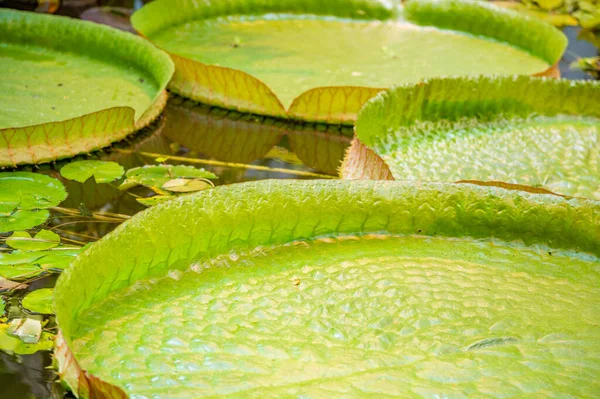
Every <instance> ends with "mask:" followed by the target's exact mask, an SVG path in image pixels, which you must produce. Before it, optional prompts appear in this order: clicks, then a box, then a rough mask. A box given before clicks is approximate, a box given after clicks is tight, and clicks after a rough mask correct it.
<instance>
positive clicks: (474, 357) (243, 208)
mask: <svg viewBox="0 0 600 399" xmlns="http://www.w3.org/2000/svg"><path fill="white" fill-rule="evenodd" d="M599 227H600V203H598V202H596V201H591V200H584V199H565V198H562V197H559V196H554V195H541V194H532V193H527V192H521V191H516V190H505V189H502V188H498V187H480V186H476V185H472V184H438V183H402V182H373V181H360V182H345V181H337V182H325V181H320V182H319V181H316V182H282V181H278V182H272V181H266V182H260V183H252V184H241V185H234V186H225V187H217V188H215V189H213V190H209V191H205V192H203V193H200V194H197V195H191V196H187V197H183V198H179V199H176V200H173V201H169V202H167V203H164V204H161V205H157V206H156V207H154V208H151V209H150V210H148V211H146V212H144V213H142V214H139V215H137V216H135V217H133V218H132V219H131V220H129V221H128V222H126V223H124V224H123V225H121V226H119V227H118V228H117V229H116V230H115V231H114V232H113V233H111V234H109V235H108V236H107V237H105V238H104V239H102V240H101V241H99V242H98V243H96V244H94V245H93V246H91V247H90V248H89V249H88V250H87V251H85V252H84V253H83V254H82V255H81V256H80V257H78V259H77V260H76V261H75V263H74V264H73V265H72V267H70V268H69V269H68V270H66V271H65V272H64V273H63V275H62V276H61V277H60V279H59V281H58V284H57V287H56V289H55V307H56V311H57V318H58V323H59V326H60V328H61V331H62V334H64V336H65V338H66V340H67V343H68V344H69V345H70V347H71V349H72V350H73V352H72V354H71V355H74V358H75V359H76V360H77V362H79V366H81V369H80V370H79V371H78V372H75V376H74V375H71V376H70V377H69V378H70V380H71V381H75V380H77V381H79V379H78V378H79V377H76V375H79V376H81V375H83V373H84V372H83V371H82V370H86V371H87V373H90V374H93V375H95V376H96V377H97V378H100V379H102V380H105V381H106V382H108V383H111V384H115V385H117V386H119V387H121V388H122V389H123V390H124V391H125V393H127V394H129V395H131V396H132V397H143V396H146V397H156V398H162V397H174V396H176V397H178V398H186V397H190V398H198V397H211V396H212V397H217V396H229V397H231V396H236V397H248V398H252V397H262V398H265V397H266V398H270V397H273V398H278V397H286V396H302V395H305V396H310V397H324V396H327V397H340V396H346V397H365V396H369V395H372V396H378V397H385V396H388V397H397V396H401V395H399V394H398V393H399V392H401V393H406V394H407V395H409V396H416V395H432V394H433V393H435V392H437V393H440V392H443V393H445V394H447V395H456V396H460V395H463V396H478V395H488V394H492V393H499V392H500V393H502V394H506V395H513V396H523V395H527V394H529V395H544V394H545V393H546V392H553V393H556V394H562V395H572V396H583V397H585V396H590V395H593V393H594V392H597V391H598V389H599V388H600V387H599V385H598V381H597V378H596V375H597V374H598V371H599V370H600V361H599V357H598V353H599V351H600V347H599V346H598V342H600V341H599V339H600V328H599V327H598V324H597V310H598V307H599V306H600V302H599V300H600V299H599V298H600V295H599V294H600V291H599V289H598V287H599V283H600V273H599V264H600V263H599V261H598V258H597V256H598V255H599V254H600V228H599ZM132 242H135V245H136V247H137V248H138V249H140V250H138V251H131V250H128V248H131V243H132ZM142 249H143V250H142ZM99 265H101V266H102V267H98V266H99ZM157 325H161V326H163V327H162V328H156V326H157ZM66 353H70V352H69V351H66ZM74 363H75V362H74V361H73V360H71V361H70V362H66V361H65V362H64V364H65V365H66V366H65V368H63V369H64V370H66V369H70V370H73V367H74V366H73V364H74ZM69 364H70V365H71V366H69V367H67V366H68V365H69ZM79 366H78V367H79ZM74 377H75V378H74Z"/></svg>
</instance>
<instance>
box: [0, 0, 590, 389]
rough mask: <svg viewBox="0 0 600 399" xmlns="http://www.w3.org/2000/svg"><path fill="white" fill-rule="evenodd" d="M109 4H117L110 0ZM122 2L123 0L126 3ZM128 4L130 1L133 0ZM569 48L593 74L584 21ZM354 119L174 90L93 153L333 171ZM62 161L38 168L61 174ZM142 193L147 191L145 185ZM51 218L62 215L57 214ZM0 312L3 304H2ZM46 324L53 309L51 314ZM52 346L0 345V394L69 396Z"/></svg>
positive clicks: (99, 206)
mask: <svg viewBox="0 0 600 399" xmlns="http://www.w3.org/2000/svg"><path fill="white" fill-rule="evenodd" d="M111 3H113V4H111V5H119V4H116V3H119V2H111ZM121 5H122V4H121ZM129 6H130V5H129ZM565 33H566V34H567V36H568V37H569V48H568V50H567V53H566V54H565V57H564V58H563V60H562V61H561V63H560V69H561V73H562V76H563V77H565V78H569V79H584V78H589V76H587V75H585V74H584V73H583V72H581V71H577V70H571V69H570V68H569V64H570V63H571V62H572V61H574V60H575V59H577V57H590V56H595V55H597V51H598V50H597V49H596V48H595V46H594V45H592V44H591V43H589V42H587V41H584V40H579V39H578V36H579V35H580V29H578V28H573V27H568V28H566V29H565ZM351 135H352V128H351V127H339V126H326V125H320V124H301V123H290V122H286V121H282V120H277V119H272V118H266V117H262V116H256V115H246V114H240V113H237V112H233V111H226V110H222V109H218V108H214V107H208V106H205V105H201V104H198V103H195V102H193V101H189V100H186V99H184V98H181V97H177V96H171V98H170V100H169V103H168V105H167V108H166V110H165V112H164V113H163V115H162V117H161V118H159V119H158V120H157V121H156V122H154V123H153V124H152V125H151V126H150V127H148V128H146V129H144V130H143V131H142V132H139V133H138V134H137V135H135V136H134V137H133V138H130V139H128V140H126V141H123V142H120V143H118V144H116V145H114V146H113V147H111V148H110V149H108V150H104V151H99V152H98V153H96V154H95V155H97V156H98V157H99V158H101V159H104V160H111V161H115V162H118V163H120V164H121V165H122V166H123V167H124V168H125V169H129V168H132V167H136V166H142V165H147V164H156V163H157V161H156V159H157V158H165V157H169V160H168V163H170V164H188V165H193V166H196V167H203V168H205V169H207V170H210V171H212V172H214V173H215V174H216V175H217V176H219V179H218V180H217V181H216V184H217V185H220V184H231V183H238V182H244V181H252V180H260V179H269V178H275V179H286V178H318V177H327V176H330V177H333V176H335V175H337V169H338V167H339V165H340V163H341V161H342V158H343V155H344V152H345V150H346V147H347V146H348V145H349V143H350V139H351ZM64 164H65V162H59V163H57V164H55V165H52V166H43V167H41V168H39V170H38V169H35V170H38V171H40V172H43V173H48V174H51V175H53V176H55V177H58V178H60V176H59V174H58V172H57V171H58V170H59V169H60V167H61V166H63V165H64ZM62 180H63V183H64V184H65V186H66V187H67V190H68V192H69V197H68V198H67V200H65V201H64V202H63V204H61V206H63V207H66V208H73V209H85V210H101V211H103V212H112V213H118V214H123V215H133V214H135V213H137V212H139V211H141V210H143V209H145V207H144V206H143V205H141V204H140V203H138V202H137V201H136V200H135V198H134V197H133V196H132V195H130V194H128V193H127V192H123V191H120V190H118V189H117V188H116V186H113V185H109V184H96V183H95V182H94V181H93V179H91V180H88V181H87V182H85V183H83V184H80V183H76V182H73V181H68V180H64V179H62ZM137 194H138V195H142V196H143V195H149V194H150V193H149V192H144V191H143V190H141V191H140V192H138V193H137ZM51 223H52V224H53V225H54V226H57V225H59V224H63V223H65V220H63V219H62V218H61V217H58V216H57V217H55V218H54V219H53V220H52V222H51ZM116 225H117V224H116V223H92V222H85V221H83V222H81V223H78V224H76V225H75V226H71V228H70V231H72V232H73V234H74V235H73V237H75V238H79V239H81V237H87V241H89V242H92V241H94V240H96V239H98V238H100V237H102V236H103V235H105V234H107V233H108V232H110V231H111V230H112V229H113V228H114V227H115V226H116ZM56 278H57V275H47V276H44V277H42V278H41V279H40V280H38V281H35V282H33V283H32V284H31V285H30V286H29V287H28V288H27V290H23V291H22V292H21V291H17V293H15V294H14V295H13V296H12V297H10V298H7V301H6V303H7V305H6V311H7V312H8V314H9V317H18V316H19V315H20V314H22V312H23V310H22V309H20V300H21V298H22V297H23V296H24V295H25V294H26V293H27V292H29V291H31V290H35V289H39V288H47V287H52V286H53V285H54V282H55V280H56ZM0 313H2V311H1V310H0ZM47 319H48V322H49V325H50V326H52V323H53V322H54V320H53V317H49V318H47ZM51 363H52V360H51V354H50V352H37V353H35V354H33V355H26V356H18V355H11V354H6V353H2V352H0V387H1V388H0V397H2V398H7V399H30V398H36V399H49V398H63V397H65V395H68V394H65V392H64V390H63V389H62V387H61V386H60V385H59V384H58V383H56V382H55V378H54V373H53V371H52V370H51V369H50V366H51Z"/></svg>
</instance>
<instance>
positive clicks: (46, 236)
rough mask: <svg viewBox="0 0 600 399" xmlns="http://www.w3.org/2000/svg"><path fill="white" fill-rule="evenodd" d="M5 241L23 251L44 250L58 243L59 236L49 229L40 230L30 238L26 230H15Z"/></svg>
mask: <svg viewBox="0 0 600 399" xmlns="http://www.w3.org/2000/svg"><path fill="white" fill-rule="evenodd" d="M6 243H7V244H8V245H9V246H11V247H12V248H14V249H21V250H23V251H44V250H47V249H51V248H54V247H56V246H58V245H59V244H60V236H59V235H58V234H56V233H55V232H53V231H51V230H41V231H40V232H39V233H37V234H36V235H35V238H32V237H31V235H29V233H28V232H26V231H15V232H14V233H13V234H12V235H11V236H10V237H9V238H7V239H6Z"/></svg>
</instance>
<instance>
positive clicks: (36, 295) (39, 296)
mask: <svg viewBox="0 0 600 399" xmlns="http://www.w3.org/2000/svg"><path fill="white" fill-rule="evenodd" d="M53 292H54V290H53V289H52V288H42V289H39V290H35V291H33V292H31V293H29V294H27V295H26V296H25V298H23V300H22V301H21V305H22V306H23V307H24V308H25V309H27V310H29V311H31V312H34V313H44V314H50V313H52V293H53Z"/></svg>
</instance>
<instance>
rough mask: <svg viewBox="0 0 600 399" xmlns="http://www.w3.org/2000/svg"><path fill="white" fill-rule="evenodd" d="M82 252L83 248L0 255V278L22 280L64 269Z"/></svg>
mask: <svg viewBox="0 0 600 399" xmlns="http://www.w3.org/2000/svg"><path fill="white" fill-rule="evenodd" d="M80 251H81V248H69V249H65V248H62V247H58V248H54V249H51V250H49V251H37V252H21V251H13V252H12V253H0V277H5V278H9V279H19V280H21V279H25V278H30V277H33V276H35V275H37V274H39V273H41V272H43V271H44V270H60V269H64V268H65V267H67V266H68V265H69V263H71V262H72V261H73V259H75V257H76V256H77V255H78V254H79V252H80Z"/></svg>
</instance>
